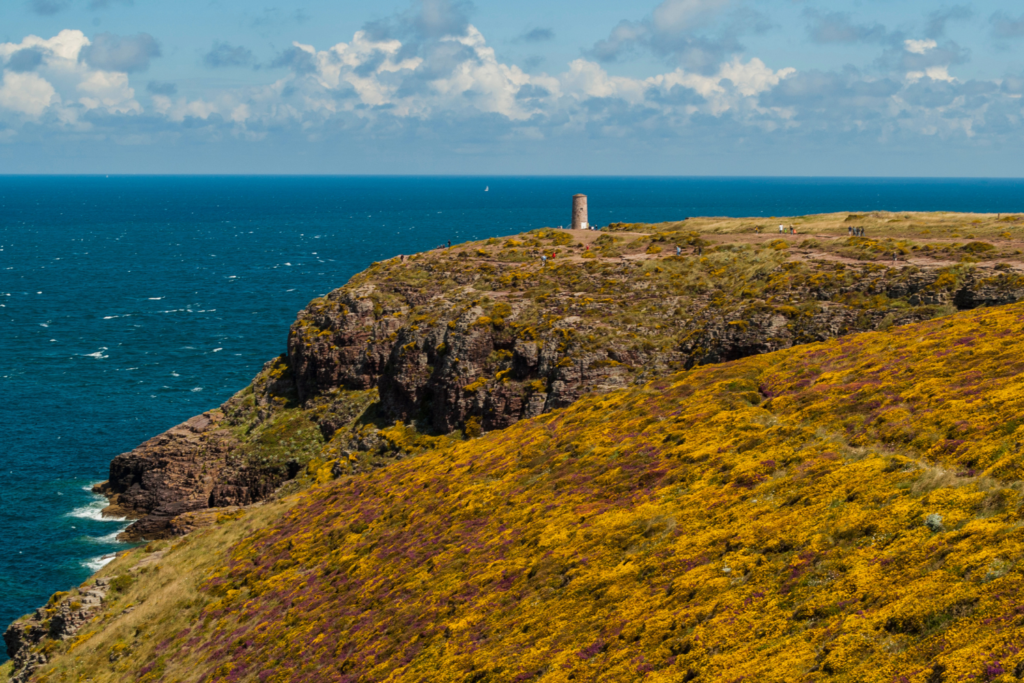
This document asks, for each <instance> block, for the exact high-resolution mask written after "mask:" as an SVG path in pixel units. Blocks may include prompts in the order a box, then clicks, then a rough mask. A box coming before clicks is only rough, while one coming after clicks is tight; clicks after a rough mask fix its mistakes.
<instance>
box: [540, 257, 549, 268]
mask: <svg viewBox="0 0 1024 683" xmlns="http://www.w3.org/2000/svg"><path fill="white" fill-rule="evenodd" d="M547 265H548V255H547V254H541V255H540V267H541V268H546V267H547Z"/></svg>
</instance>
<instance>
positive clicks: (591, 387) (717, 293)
mask: <svg viewBox="0 0 1024 683" xmlns="http://www.w3.org/2000/svg"><path fill="white" fill-rule="evenodd" d="M627 227H628V228H629V229H628V230H625V229H622V230H618V231H613V232H607V233H595V232H592V231H578V232H576V233H572V232H570V231H562V230H542V231H535V232H533V233H529V234H526V235H522V236H518V237H513V238H507V239H502V240H498V239H492V240H488V241H486V242H479V243H472V244H465V245H460V246H458V247H455V248H453V249H451V250H439V251H435V252H429V253H425V254H419V255H415V256H412V257H402V258H395V259H391V260H389V261H385V262H380V263H375V264H373V265H372V266H371V267H370V268H369V269H367V270H366V271H364V272H363V273H360V274H359V275H357V276H355V277H354V278H352V280H351V281H350V282H349V283H348V284H347V285H346V286H344V287H342V288H340V289H338V290H335V291H333V292H331V293H330V294H328V295H327V296H325V297H321V298H318V299H316V300H314V301H313V302H311V303H310V304H309V306H308V307H307V308H306V309H305V310H303V311H302V312H300V313H299V315H298V319H297V320H296V321H295V323H294V324H293V325H292V326H291V329H290V332H289V335H288V342H287V353H286V354H284V355H283V356H282V357H280V358H278V359H275V360H273V361H271V362H270V363H268V364H267V366H266V367H265V368H264V370H263V371H262V372H261V373H260V374H259V376H257V378H256V379H255V380H254V382H253V384H252V385H251V386H250V387H248V388H246V389H245V390H244V391H243V392H240V393H239V394H238V395H237V396H235V397H234V398H232V399H231V400H230V401H228V402H227V403H225V404H224V405H223V406H221V408H219V409H217V410H211V411H209V412H207V413H204V414H203V415H201V416H197V417H195V418H193V419H191V420H189V421H188V422H186V423H184V424H182V425H179V426H177V427H175V428H173V429H171V430H169V431H168V432H166V433H164V434H162V435H160V436H158V437H155V438H154V439H152V440H150V441H148V442H146V443H145V444H143V445H141V446H139V447H138V448H137V449H135V450H133V451H131V452H129V453H125V454H122V455H119V456H117V457H116V458H115V459H114V461H113V462H112V463H111V468H110V477H109V481H108V482H106V483H105V484H103V485H102V486H101V487H100V488H99V489H98V490H99V491H101V492H102V493H105V494H106V495H108V496H109V497H110V499H111V503H112V507H111V512H117V513H120V514H128V515H131V516H135V517H141V519H140V520H139V521H138V522H136V523H135V524H133V525H132V527H131V528H130V529H129V530H128V531H127V532H126V536H127V537H128V538H150V539H151V538H158V537H160V536H163V535H167V534H169V533H172V528H173V525H172V520H173V519H174V518H175V517H176V516H178V515H180V514H182V513H185V512H189V511H194V510H198V509H203V508H206V507H217V506H226V505H246V504H249V503H251V502H254V501H257V500H261V499H263V498H265V497H266V496H267V495H269V493H270V492H272V491H273V490H275V489H276V488H277V487H278V486H280V485H281V484H282V483H283V482H285V481H287V480H288V479H290V478H291V477H294V476H295V474H296V473H297V472H298V471H299V469H300V468H301V467H303V466H304V465H305V464H306V463H307V462H308V460H309V459H310V458H311V457H315V456H317V455H318V454H319V453H321V452H323V453H331V454H338V453H345V454H347V460H348V463H349V464H348V465H347V466H346V467H347V468H348V469H349V470H359V469H366V468H369V467H373V466H376V465H379V464H380V463H381V462H383V461H390V460H393V459H395V458H399V457H402V456H404V455H407V454H409V453H410V452H412V451H413V450H415V449H414V448H409V447H403V446H400V445H396V444H394V443H390V442H387V440H385V439H381V438H380V437H379V436H377V435H376V434H375V432H376V431H377V430H378V429H379V428H380V427H382V426H385V425H389V424H393V423H394V422H395V421H401V422H403V423H405V424H408V425H410V426H411V427H412V428H414V429H415V430H416V431H417V432H418V433H420V434H423V435H443V434H451V433H457V434H460V435H463V434H465V435H470V436H473V435H478V434H480V433H483V432H486V431H490V430H494V429H503V428H506V427H508V426H509V425H512V424H514V423H516V422H517V421H519V420H522V419H526V418H531V417H535V416H537V415H540V414H542V413H544V412H548V411H551V410H554V409H557V408H561V407H565V406H568V405H570V404H572V403H573V402H575V401H577V400H578V399H579V398H580V397H581V396H584V395H588V394H592V393H595V392H598V393H599V392H606V391H610V390H614V389H619V388H623V387H627V386H630V385H633V384H637V383H643V382H646V381H649V380H650V379H652V378H654V377H658V376H664V375H666V374H668V373H671V372H675V371H678V370H682V369H685V368H690V367H694V366H697V365H704V364H708V363H717V362H722V361H728V360H734V359H738V358H743V357H746V356H751V355H756V354H761V353H766V352H770V351H775V350H778V349H784V348H788V347H791V346H793V345H795V344H801V343H807V342H813V341H822V340H826V339H830V338H834V337H837V336H841V335H845V334H849V333H851V332H858V331H865V330H874V329H888V328H890V327H892V326H894V325H903V324H907V323H912V322H915V321H921V320H925V319H929V318H932V317H935V316H937V315H941V314H944V313H948V312H950V311H953V310H955V309H958V308H960V309H963V308H974V307H978V306H986V305H996V304H1003V303H1009V302H1013V301H1017V300H1018V299H1020V298H1024V277H1021V276H1020V275H1018V274H1017V272H1016V269H1015V268H1014V267H1011V266H1007V265H1005V264H1001V265H1000V266H999V267H998V268H997V267H995V265H993V264H971V263H960V264H957V265H948V264H935V265H932V264H929V263H921V264H911V263H908V262H907V261H906V260H903V261H898V260H897V261H889V260H888V253H887V252H883V254H882V256H881V257H879V258H878V259H874V260H871V259H867V260H861V261H858V260H855V259H848V258H846V259H844V258H841V257H837V256H836V254H835V253H834V250H835V248H836V247H835V244H839V243H847V242H848V243H850V244H853V245H855V246H857V245H859V246H858V248H863V244H864V243H865V242H866V241H865V240H858V239H857V238H851V239H846V240H843V239H842V238H841V237H840V238H833V240H832V242H833V243H830V247H831V250H830V249H826V248H824V247H822V246H821V244H820V243H819V242H816V241H815V240H811V239H809V238H807V237H805V236H802V237H800V238H798V239H792V240H790V241H786V240H780V239H768V238H763V239H759V240H758V241H754V242H750V241H749V240H748V241H746V242H744V241H741V240H736V239H733V238H731V237H730V236H724V237H723V236H711V235H703V236H702V235H701V234H698V233H695V232H687V231H685V230H680V229H679V228H678V226H667V227H664V226H663V227H662V228H659V227H657V226H653V227H652V226H640V227H642V228H643V230H638V229H637V228H638V226H627ZM712 237H714V238H715V240H716V241H711V240H710V238H712ZM675 245H681V246H680V250H681V252H682V253H681V254H680V255H676V254H675V249H674V248H673V247H674V246H675ZM542 254H543V255H545V256H546V257H547V259H546V263H545V262H542V261H541V260H540V259H539V256H540V255H542Z"/></svg>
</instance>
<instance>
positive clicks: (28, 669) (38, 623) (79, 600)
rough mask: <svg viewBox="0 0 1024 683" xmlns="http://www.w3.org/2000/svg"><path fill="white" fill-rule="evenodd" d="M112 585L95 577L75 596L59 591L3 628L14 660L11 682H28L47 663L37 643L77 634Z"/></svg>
mask: <svg viewBox="0 0 1024 683" xmlns="http://www.w3.org/2000/svg"><path fill="white" fill-rule="evenodd" d="M109 587H110V581H109V580H108V579H96V580H95V581H94V582H93V585H92V586H90V587H89V588H85V589H83V590H81V591H78V592H77V593H76V594H74V595H67V594H57V596H55V597H57V600H56V601H53V600H51V604H49V605H47V606H46V607H40V608H39V609H37V610H36V612H35V614H33V615H32V616H31V617H29V618H28V619H26V620H24V621H16V622H14V623H13V624H11V625H10V626H9V627H8V628H7V630H6V631H4V644H5V645H6V646H7V656H8V657H10V658H11V660H12V661H13V671H12V673H11V677H10V679H9V681H10V683H28V681H29V680H31V678H32V673H33V672H34V671H35V670H36V669H37V668H39V667H40V666H41V665H43V664H46V662H47V657H46V653H45V652H40V651H39V650H38V649H37V648H36V647H35V646H36V645H38V644H39V643H40V642H41V641H42V640H43V639H44V638H51V639H54V640H68V639H70V638H72V637H73V636H75V635H76V634H77V633H78V631H79V629H81V627H82V625H83V624H85V623H86V622H88V621H89V619H91V618H92V616H93V615H94V614H95V613H96V611H97V610H99V608H100V607H101V606H102V604H103V600H104V598H105V597H106V595H107V590H108V589H109Z"/></svg>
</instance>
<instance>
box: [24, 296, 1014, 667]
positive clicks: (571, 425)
mask: <svg viewBox="0 0 1024 683" xmlns="http://www.w3.org/2000/svg"><path fill="white" fill-rule="evenodd" d="M1022 321H1024V307H1022V305H1020V304H1018V305H1010V306H1004V307H999V308H992V309H980V310H975V311H968V312H961V313H957V314H954V315H950V316H946V317H943V318H940V319H936V320H931V321H927V322H923V323H916V324H912V325H908V326H905V327H899V328H894V329H892V330H890V331H880V332H872V333H866V334H852V335H846V336H843V337H841V338H838V339H834V340H830V341H828V342H825V343H819V344H811V345H806V346H802V347H799V348H792V349H786V350H782V351H778V352H774V353H770V354H763V355H759V356H756V357H748V358H744V359H740V360H738V361H734V362H729V363H721V364H714V365H705V366H695V367H694V368H693V369H691V370H689V371H684V372H679V373H675V374H670V375H666V376H664V377H660V378H658V379H656V380H654V381H653V382H650V383H646V384H643V385H630V386H628V387H627V388H625V389H623V390H618V391H613V392H607V393H603V394H590V395H588V396H584V397H582V398H581V399H579V400H577V401H576V402H575V403H573V404H572V405H571V406H569V407H567V408H562V409H557V410H554V411H552V412H550V413H547V414H542V415H540V416H538V417H535V418H531V419H526V420H520V421H519V422H517V423H516V424H514V425H512V426H510V427H508V428H507V429H505V430H502V431H495V432H492V433H489V434H485V435H483V436H482V437H479V438H472V439H460V440H457V441H455V440H452V441H450V442H445V443H442V444H441V445H440V447H438V448H428V449H424V450H423V451H422V452H421V453H420V455H419V456H418V457H416V458H409V459H406V460H404V461H401V462H395V463H393V464H391V465H390V466H389V467H386V468H380V469H376V470H375V471H371V472H364V473H360V474H357V475H352V476H350V475H347V474H344V473H342V474H340V475H339V474H337V473H336V469H335V468H336V465H338V464H339V461H347V458H346V457H339V458H332V459H326V460H325V459H314V460H311V461H310V463H309V464H308V465H307V467H306V468H304V470H303V474H302V475H300V476H303V477H308V478H309V483H310V487H309V488H308V489H307V490H305V491H304V492H302V493H300V494H299V495H296V496H289V497H287V498H282V499H278V500H274V501H270V502H267V503H265V504H262V505H257V506H252V507H250V508H248V509H246V510H240V511H236V512H232V513H231V514H224V515H222V516H221V519H219V523H218V524H215V525H213V526H211V527H208V528H205V529H200V530H198V531H196V532H195V533H193V534H191V535H190V536H188V537H186V538H184V539H175V540H169V541H161V542H158V543H153V544H151V545H150V546H148V547H147V548H145V549H144V548H137V549H135V550H132V551H130V552H127V553H125V554H123V555H122V556H121V557H120V558H119V559H118V560H116V561H115V562H114V563H113V564H112V565H110V566H109V567H107V568H106V569H105V570H104V572H103V576H102V577H101V578H110V579H111V583H110V585H111V587H112V590H111V591H110V592H109V593H107V594H106V596H105V597H104V603H103V605H102V609H101V610H99V611H97V612H95V613H93V615H92V617H91V620H90V621H89V622H88V623H87V624H86V625H85V626H83V627H82V628H81V629H80V630H79V631H78V632H77V633H76V635H75V637H74V640H69V641H61V640H60V639H59V638H57V639H54V638H50V637H49V636H44V637H42V638H41V640H40V641H39V642H38V643H35V644H33V645H30V646H29V650H28V652H27V654H25V655H24V658H25V659H26V660H27V661H28V660H29V655H31V656H32V657H35V656H36V655H37V654H40V653H42V652H43V651H44V650H46V661H44V662H41V663H38V659H35V660H31V661H36V662H37V663H38V666H39V668H38V669H37V670H36V676H37V677H38V678H37V680H43V678H44V677H45V680H47V681H58V680H62V676H65V677H66V678H71V677H72V676H74V677H76V678H80V679H83V680H91V681H94V683H112V682H114V681H133V682H139V683H156V682H157V681H179V682H180V683H191V682H193V681H209V682H217V683H220V682H227V681H262V682H264V683H286V682H291V681H305V680H310V681H338V682H343V683H354V682H355V681H368V680H396V681H397V680H402V681H406V680H440V681H467V680H470V681H477V682H478V683H482V682H493V683H497V682H499V681H544V682H556V681H629V682H633V681H640V680H644V681H655V682H662V681H664V682H668V681H681V680H685V681H704V682H709V683H710V682H712V681H726V680H739V679H742V680H748V681H788V680H806V681H824V680H842V681H858V682H865V683H891V682H892V681H901V680H907V681H921V682H928V683H949V682H952V681H965V680H977V681H1000V682H1002V681H1011V680H1015V679H1016V678H1017V672H1024V652H1022V651H1021V650H1020V648H1019V642H1018V641H1019V639H1020V635H1021V633H1022V624H1021V607H1020V599H1019V596H1020V594H1021V592H1022V591H1024V573H1022V572H1021V571H1020V567H1019V558H1020V557H1021V554H1022V552H1024V526H1022V519H1024V507H1022V497H1021V495H1022V494H1021V487H1020V483H1019V481H1020V479H1021V477H1022V476H1024V461H1022V459H1021V455H1020V452H1019V447H1020V441H1021V439H1024V421H1022V419H1021V415H1022V414H1024V385H1022V382H1021V377H1022V374H1021V373H1022V371H1024V343H1022V341H1021V339H1020V329H1021V324H1022ZM445 327H447V326H445ZM378 438H380V439H384V440H388V441H389V442H391V443H395V444H400V443H402V442H403V441H404V440H408V439H414V438H416V437H415V434H414V433H413V430H412V429H411V428H409V427H405V426H401V425H391V426H387V427H384V428H382V429H380V430H379V432H378ZM325 450H327V449H326V448H325ZM83 590H91V588H90V587H89V586H86V587H83ZM64 599H68V600H76V599H78V596H77V595H76V594H73V595H70V596H60V597H58V598H57V599H55V600H54V601H52V603H53V605H59V604H61V603H62V600H64ZM59 611H60V610H59V608H58V609H54V610H52V612H53V613H57V612H59ZM20 623H21V626H19V627H18V628H19V629H21V631H20V632H26V631H31V630H32V629H33V628H34V627H35V626H36V625H38V626H39V627H40V628H42V625H41V622H40V623H39V624H35V622H34V621H33V620H31V619H29V620H26V621H23V622H20ZM47 647H48V648H49V649H46V648H47Z"/></svg>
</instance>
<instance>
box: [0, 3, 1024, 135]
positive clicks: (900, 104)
mask: <svg viewBox="0 0 1024 683" xmlns="http://www.w3.org/2000/svg"><path fill="white" fill-rule="evenodd" d="M698 5H699V3H698ZM698 5H693V4H691V5H685V4H684V5H683V6H682V8H683V9H685V10H686V11H683V9H679V8H676V9H677V10H678V11H677V12H676V13H674V14H671V13H670V14H666V15H661V16H660V18H659V19H658V21H660V22H662V23H663V24H664V26H675V27H677V28H678V27H679V26H684V27H687V26H688V27H693V26H709V25H710V23H708V22H711V23H713V22H715V21H717V19H715V18H714V17H713V16H711V14H701V13H700V12H698V11H697V9H695V8H697V7H698ZM659 7H660V6H659ZM699 7H703V9H704V11H705V12H711V13H712V14H713V12H714V11H715V10H714V8H713V7H712V6H710V5H706V4H705V5H699ZM724 7H725V5H724V4H722V5H721V7H720V8H719V10H718V11H719V12H721V11H723V10H722V8H724ZM726 9H727V8H726ZM468 11H469V7H468V6H466V5H457V4H452V3H438V4H428V3H422V4H420V5H418V6H417V8H416V11H410V12H404V13H402V14H399V15H396V16H393V17H390V18H387V19H385V20H381V21H378V22H375V23H373V24H368V25H366V26H364V27H363V28H362V29H361V30H359V31H357V32H355V34H354V35H353V36H352V37H351V39H349V40H347V41H344V42H339V43H337V44H334V45H329V46H316V45H310V44H305V43H301V42H295V43H293V44H292V45H291V47H289V48H288V49H286V50H284V51H283V52H281V53H279V54H278V56H277V57H276V58H275V59H274V60H273V65H274V66H275V67H276V68H277V69H279V70H277V71H265V72H264V73H267V81H268V82H267V83H265V84H263V85H258V86H252V87H237V88H227V89H222V90H219V91H215V90H210V91H207V92H205V93H204V94H203V95H202V96H200V97H197V96H196V94H195V93H193V92H188V91H186V92H179V90H178V88H177V87H176V86H175V85H174V84H173V83H164V82H160V81H149V82H148V84H147V85H146V86H145V90H146V92H147V93H148V95H149V96H148V97H147V98H146V100H145V101H146V107H145V110H144V109H143V107H142V106H141V105H140V104H139V103H138V102H137V101H136V100H135V91H134V90H133V89H132V87H131V83H130V78H136V76H132V75H131V74H130V71H129V70H130V69H132V70H137V68H138V66H139V61H138V60H131V59H127V58H125V59H109V60H107V61H103V60H101V59H95V58H88V59H87V58H85V57H84V56H83V55H87V54H90V53H91V52H93V50H94V46H95V45H97V44H98V43H99V42H100V36H96V37H94V38H93V40H89V38H87V37H86V36H85V35H84V34H83V33H81V32H79V31H64V32H61V33H60V34H59V35H57V36H54V37H53V38H49V39H43V38H39V37H36V36H29V37H27V38H25V39H24V40H22V41H21V42H20V43H17V44H15V43H4V44H0V67H2V69H3V80H2V81H0V128H2V129H4V130H14V131H17V130H21V129H19V128H18V127H19V126H22V129H25V130H29V129H33V128H32V127H31V126H28V125H27V124H26V122H32V124H33V125H36V126H37V128H35V129H41V128H39V125H40V124H46V125H49V126H53V127H56V128H59V129H66V130H75V131H77V130H91V131H94V132H96V131H99V130H105V131H106V134H108V135H111V136H117V135H121V134H123V133H122V132H120V131H119V126H120V130H124V129H128V130H131V129H132V127H133V126H134V127H135V128H136V129H139V130H145V131H147V134H148V132H149V131H153V130H159V129H160V127H161V126H163V129H164V130H168V131H173V132H174V134H176V135H200V134H202V135H208V136H210V137H211V139H212V138H214V137H218V136H219V137H220V138H223V137H226V136H229V135H230V136H235V137H237V138H239V139H242V140H258V139H262V138H264V137H267V136H279V135H282V134H289V135H296V136H302V137H304V138H306V139H308V140H317V139H321V138H322V137H324V136H330V135H341V134H346V135H350V136H352V139H359V140H375V139H376V140H380V139H391V140H397V139H402V138H403V137H404V136H408V135H411V134H415V135H416V136H418V137H420V136H424V135H425V136H428V137H430V138H431V139H438V138H442V137H446V136H447V138H448V139H451V140H457V141H459V144H462V143H465V144H470V143H472V145H477V146H479V148H480V149H484V148H486V146H487V145H489V144H491V143H492V142H493V141H495V140H505V141H513V140H517V141H523V140H531V141H536V140H552V141H554V140H558V139H568V138H571V137H572V136H585V137H586V138H588V139H597V138H606V139H610V138H617V137H629V138H632V137H635V136H642V135H650V136H654V137H655V138H660V137H673V136H683V135H691V136H694V138H691V139H695V138H701V139H704V137H702V136H710V137H708V138H707V139H712V138H715V137H717V136H723V139H733V138H736V139H738V138H741V137H743V136H746V135H748V134H749V132H752V131H757V132H759V133H768V134H771V135H802V134H818V133H820V134H821V135H826V134H828V135H849V136H865V135H871V136H875V137H876V138H883V137H885V136H889V135H893V134H894V131H896V132H900V131H902V132H904V133H906V134H908V135H910V134H915V135H929V136H931V135H936V136H940V137H943V136H944V137H953V136H961V137H965V138H969V137H970V136H974V135H978V134H979V131H986V132H987V134H989V135H1005V134H1007V133H1006V132H1005V131H1006V130H1007V126H1008V125H1010V124H1009V123H1008V122H1012V121H1013V120H1014V119H1013V118H1012V117H1013V116H1014V114H1013V113H1012V112H1013V111H1014V110H1013V107H1014V106H1016V111H1017V114H1016V115H1017V116H1018V117H1019V116H1020V110H1021V107H1020V103H1019V101H1018V99H1017V98H1018V97H1019V95H1020V94H1021V93H1022V92H1024V78H1019V79H1012V78H1007V79H1004V81H1002V82H1001V83H994V82H987V81H968V82H961V81H959V80H957V79H956V78H954V77H953V76H951V75H950V73H949V69H950V67H951V66H952V65H954V64H958V63H961V62H962V61H963V60H965V59H966V58H967V54H966V51H965V50H963V49H962V48H960V47H959V46H958V45H956V44H955V43H953V42H952V41H950V40H948V39H945V38H942V37H929V36H928V35H919V36H905V35H903V34H900V33H896V32H885V35H886V37H885V40H884V41H881V44H882V45H883V46H884V47H883V50H882V52H883V54H882V57H880V58H879V60H878V61H877V62H876V63H875V64H874V65H872V67H871V68H870V69H868V70H867V71H859V70H857V69H854V68H852V67H848V68H845V69H840V70H836V71H822V70H808V71H796V70H794V69H791V68H777V67H775V66H770V65H769V64H766V63H765V62H764V61H762V60H760V59H757V58H756V57H751V56H746V55H741V54H737V53H730V54H727V55H725V56H724V57H723V58H722V59H721V60H720V61H718V62H715V63H708V62H704V63H702V64H701V65H700V68H694V67H693V66H691V65H689V64H685V63H678V64H673V65H672V66H670V67H667V68H664V69H661V70H660V71H662V73H655V74H654V75H651V76H649V77H637V76H634V75H629V76H627V75H619V74H615V73H611V72H609V70H608V69H607V68H606V66H605V65H604V64H603V63H602V62H601V61H599V60H597V59H595V58H579V59H576V60H573V61H572V62H571V63H569V64H568V65H566V66H565V67H564V68H563V69H560V70H557V71H554V72H552V73H528V72H527V71H524V70H523V69H522V68H520V67H519V66H518V65H516V64H513V63H509V62H507V61H504V60H502V59H500V58H499V57H498V55H497V54H496V52H495V50H494V48H492V47H491V46H490V45H489V44H488V43H487V41H486V39H485V37H484V36H483V34H482V33H481V32H480V31H479V30H478V29H477V28H476V27H475V26H473V24H471V23H464V22H463V21H462V19H463V18H464V17H465V16H466V13H467V12H468ZM424 14H426V16H423V15H424ZM719 18H722V17H719ZM701 22H704V23H701ZM848 23H849V24H851V25H854V26H856V23H855V22H848ZM654 25H655V19H654V14H652V15H651V17H650V18H649V26H648V29H649V31H654ZM440 26H449V27H451V31H452V32H451V33H443V32H441V29H440V28H438V27H440ZM869 28H870V27H869ZM652 35H653V33H648V34H647V37H646V38H643V40H645V41H648V42H646V43H643V45H644V46H645V48H650V49H653V48H652V47H651V46H652V45H653V43H651V42H650V40H653V39H652V38H651V36H652ZM856 35H859V36H860V37H859V38H857V39H859V40H880V39H878V38H874V37H871V33H870V31H869V32H867V33H864V32H862V33H859V34H856ZM865 36H866V37H865ZM855 37H856V36H855ZM703 38H707V37H706V36H704V37H703ZM686 39H687V40H689V41H691V43H692V42H693V41H698V40H700V39H702V37H701V36H699V35H696V34H691V35H689V36H688V37H687V38H686ZM104 40H106V39H104ZM709 40H710V39H709ZM843 40H845V38H844V39H843ZM218 47H219V46H218V45H215V46H214V48H215V49H214V50H212V51H211V52H217V53H218V59H219V60H220V61H219V62H218V64H219V63H220V62H225V63H233V62H232V60H234V59H235V57H234V52H233V51H234V50H235V48H233V47H232V46H230V45H227V46H226V48H228V49H226V50H217V48H218ZM105 49H106V48H105ZM243 49H244V48H243ZM108 51H109V50H108ZM221 57H223V59H221ZM241 59H245V60H248V61H246V62H244V63H251V61H252V60H251V58H250V57H248V56H247V55H244V54H243V56H242V58H241ZM104 65H105V66H104ZM115 67H120V68H115ZM183 90H184V89H183ZM118 122H120V123H118ZM103 126H106V128H103ZM33 130H34V129H33ZM283 132H284V133H283ZM12 134H16V133H5V135H8V137H9V136H10V135H12ZM96 134H97V135H98V134H99V133H98V132H96Z"/></svg>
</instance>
